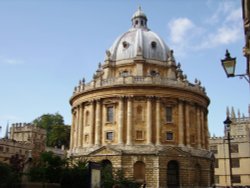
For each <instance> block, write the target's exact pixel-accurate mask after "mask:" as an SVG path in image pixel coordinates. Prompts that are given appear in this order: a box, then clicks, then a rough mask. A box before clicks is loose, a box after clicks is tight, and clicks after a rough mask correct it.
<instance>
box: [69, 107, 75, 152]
mask: <svg viewBox="0 0 250 188" xmlns="http://www.w3.org/2000/svg"><path fill="white" fill-rule="evenodd" d="M71 122H72V124H71V128H70V149H71V150H72V149H73V147H74V132H75V131H74V129H75V112H74V109H72V121H71Z"/></svg>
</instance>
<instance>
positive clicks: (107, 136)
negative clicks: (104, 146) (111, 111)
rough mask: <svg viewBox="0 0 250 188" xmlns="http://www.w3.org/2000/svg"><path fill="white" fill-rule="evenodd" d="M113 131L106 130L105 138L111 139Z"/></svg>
mask: <svg viewBox="0 0 250 188" xmlns="http://www.w3.org/2000/svg"><path fill="white" fill-rule="evenodd" d="M113 137H114V133H113V132H107V133H106V140H113Z"/></svg>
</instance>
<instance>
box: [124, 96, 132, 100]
mask: <svg viewBox="0 0 250 188" xmlns="http://www.w3.org/2000/svg"><path fill="white" fill-rule="evenodd" d="M125 97H126V98H127V99H129V100H131V99H133V98H134V95H126V96H125Z"/></svg>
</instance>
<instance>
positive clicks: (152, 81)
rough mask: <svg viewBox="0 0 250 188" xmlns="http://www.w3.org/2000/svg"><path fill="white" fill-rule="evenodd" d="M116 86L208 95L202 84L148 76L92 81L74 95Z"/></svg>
mask: <svg viewBox="0 0 250 188" xmlns="http://www.w3.org/2000/svg"><path fill="white" fill-rule="evenodd" d="M116 85H160V86H169V87H175V88H180V89H181V88H184V89H187V90H190V91H194V92H198V93H201V94H206V93H205V89H204V87H202V86H200V84H191V83H189V82H188V81H186V80H185V81H184V80H173V79H169V78H161V77H152V76H146V77H142V76H127V77H114V78H108V79H102V80H101V79H96V80H92V81H91V82H89V83H87V84H84V83H81V84H79V85H78V86H77V87H75V91H74V93H73V95H76V94H78V93H81V92H86V91H89V90H93V89H97V88H102V87H108V86H116Z"/></svg>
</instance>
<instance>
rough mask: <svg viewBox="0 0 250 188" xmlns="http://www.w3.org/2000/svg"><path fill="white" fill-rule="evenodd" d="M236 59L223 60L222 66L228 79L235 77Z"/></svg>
mask: <svg viewBox="0 0 250 188" xmlns="http://www.w3.org/2000/svg"><path fill="white" fill-rule="evenodd" d="M235 59H236V58H230V59H225V60H222V61H221V63H222V66H223V68H224V70H225V72H226V74H227V76H228V77H233V76H234V72H235V65H236V60H235Z"/></svg>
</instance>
